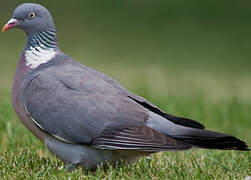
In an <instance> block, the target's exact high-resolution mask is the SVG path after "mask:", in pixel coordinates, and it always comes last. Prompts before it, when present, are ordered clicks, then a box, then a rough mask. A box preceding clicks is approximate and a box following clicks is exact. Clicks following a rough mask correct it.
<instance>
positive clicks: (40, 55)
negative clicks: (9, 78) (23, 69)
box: [25, 44, 57, 69]
mask: <svg viewBox="0 0 251 180" xmlns="http://www.w3.org/2000/svg"><path fill="white" fill-rule="evenodd" d="M56 54H57V52H56V51H55V49H53V48H47V47H45V46H44V45H43V44H42V45H40V46H36V47H32V46H30V49H29V50H26V51H25V59H26V66H29V67H30V68H32V69H34V68H36V67H38V66H39V65H40V64H44V63H47V62H48V61H49V60H51V59H52V58H54V57H55V56H56Z"/></svg>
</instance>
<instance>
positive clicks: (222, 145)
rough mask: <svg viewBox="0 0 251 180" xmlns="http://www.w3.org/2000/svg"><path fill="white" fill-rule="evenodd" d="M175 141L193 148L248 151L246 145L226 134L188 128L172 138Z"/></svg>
mask: <svg viewBox="0 0 251 180" xmlns="http://www.w3.org/2000/svg"><path fill="white" fill-rule="evenodd" d="M172 137H173V138H175V139H179V140H182V141H185V142H187V143H190V144H192V145H193V146H194V147H199V148H207V149H222V150H242V151H245V150H249V148H248V145H247V144H246V143H245V142H244V141H242V140H240V139H238V138H236V137H234V136H232V135H228V134H224V133H219V132H214V131H208V130H204V129H195V128H189V130H187V131H185V132H184V133H180V134H179V135H174V136H172Z"/></svg>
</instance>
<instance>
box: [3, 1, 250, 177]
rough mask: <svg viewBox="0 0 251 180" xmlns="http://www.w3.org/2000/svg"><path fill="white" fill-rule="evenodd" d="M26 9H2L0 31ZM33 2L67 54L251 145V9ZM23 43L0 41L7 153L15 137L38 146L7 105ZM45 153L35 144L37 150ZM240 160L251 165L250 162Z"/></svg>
mask: <svg viewBox="0 0 251 180" xmlns="http://www.w3.org/2000/svg"><path fill="white" fill-rule="evenodd" d="M22 2H25V1H22V0H21V1H13V0H9V1H6V0H2V1H1V6H0V24H1V26H2V25H4V24H5V23H6V22H7V21H8V19H9V18H10V17H11V15H12V12H13V10H14V9H15V7H16V6H17V5H18V4H21V3H22ZM33 2H37V3H40V4H42V5H45V6H46V7H47V8H48V9H49V10H50V12H51V14H52V16H53V17H54V21H55V24H56V27H57V33H58V40H59V44H60V48H61V50H62V51H63V52H65V53H66V54H68V55H70V56H72V57H73V58H75V59H76V60H78V61H81V62H82V63H84V64H86V65H88V66H91V67H93V68H95V69H97V70H99V71H102V72H104V73H106V74H108V75H110V76H112V77H113V78H115V79H116V80H118V81H119V82H120V83H121V84H122V85H124V86H125V87H126V88H128V89H129V90H131V91H133V92H135V93H137V94H139V95H141V96H144V97H146V98H147V99H149V100H151V101H153V102H154V103H155V104H157V105H159V106H160V107H161V108H162V109H164V110H166V111H168V112H170V113H173V114H178V115H180V116H186V117H190V118H193V119H197V120H198V121H200V122H202V123H203V124H205V125H206V126H207V127H208V128H210V129H214V130H220V131H224V132H228V133H232V134H234V135H236V136H238V137H240V138H242V139H245V140H246V141H247V142H248V143H249V145H250V144H251V133H250V132H251V111H250V109H251V46H250V42H251V36H250V34H251V1H248V0H221V1H219V0H204V1H201V0H190V1H187V0H147V1H143V0H105V1H101V0H99V1H98V0H74V1H66V0H60V1H42V0H41V1H35V0H34V1H33ZM24 43H25V34H24V33H23V32H21V31H20V30H11V31H9V32H6V33H0V61H1V65H0V142H1V144H2V145H0V147H1V148H3V149H4V148H6V147H7V148H8V147H12V146H15V147H19V146H18V144H19V143H18V142H16V141H14V140H13V139H15V138H12V137H16V136H19V137H20V135H21V134H23V135H24V137H20V138H21V139H22V138H23V141H22V140H20V147H22V145H23V144H25V143H26V144H27V146H30V144H29V143H28V142H27V139H29V140H30V139H32V141H33V139H35V138H34V137H33V136H31V135H30V134H29V133H28V132H27V131H26V130H25V128H24V127H23V126H22V125H21V123H20V122H19V120H18V119H17V117H16V116H15V113H14V111H13V109H12V107H11V99H10V93H11V85H12V80H13V77H14V72H15V67H16V64H17V62H18V58H19V55H20V52H21V50H22V48H23V46H24ZM24 131H25V133H23V132H24ZM8 133H9V134H8ZM6 134H7V135H6ZM34 142H37V141H36V140H34ZM34 142H33V143H34ZM40 146H41V144H39V142H37V146H35V147H34V149H33V150H34V151H37V149H38V148H40ZM31 148H32V147H31ZM16 151H17V152H18V151H19V150H18V148H17V150H16ZM45 152H47V151H45ZM229 157H230V156H229ZM243 158H244V159H245V158H249V162H250V155H249V156H244V157H243ZM242 160H243V159H242ZM249 168H250V167H249ZM244 170H245V169H244ZM249 170H250V171H251V169H248V170H247V171H249ZM250 171H249V172H250ZM245 172H246V171H245ZM244 176H245V173H244V174H241V176H237V175H236V176H233V177H244Z"/></svg>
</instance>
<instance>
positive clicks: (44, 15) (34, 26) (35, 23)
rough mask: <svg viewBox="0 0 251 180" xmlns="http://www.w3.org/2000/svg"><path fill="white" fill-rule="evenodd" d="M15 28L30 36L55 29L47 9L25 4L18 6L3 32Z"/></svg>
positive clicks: (37, 5)
mask: <svg viewBox="0 0 251 180" xmlns="http://www.w3.org/2000/svg"><path fill="white" fill-rule="evenodd" d="M14 27H16V28H20V29H22V30H23V31H24V32H26V34H27V35H28V36H29V35H31V34H36V33H39V32H41V31H46V30H50V29H55V25H54V22H53V19H52V17H51V15H50V12H49V11H48V10H47V9H46V8H45V7H43V6H41V5H39V4H34V3H24V4H21V5H20V6H18V7H17V8H16V9H15V11H14V13H13V15H12V17H11V19H10V20H9V21H8V22H7V24H5V25H4V27H3V29H2V31H3V32H5V31H7V30H9V29H11V28H14Z"/></svg>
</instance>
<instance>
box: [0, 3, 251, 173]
mask: <svg viewBox="0 0 251 180" xmlns="http://www.w3.org/2000/svg"><path fill="white" fill-rule="evenodd" d="M14 27H16V28H20V29H22V30H23V31H24V32H25V33H26V35H27V41H26V44H25V47H24V49H23V51H22V53H21V57H20V59H19V63H18V66H17V70H16V75H15V80H14V83H13V89H12V101H13V106H14V108H15V110H16V113H17V115H18V117H19V118H20V119H21V121H22V122H23V124H24V125H25V126H26V127H27V128H28V129H29V130H30V131H31V132H32V133H33V134H34V135H35V136H36V137H38V138H39V139H40V140H41V141H42V142H44V143H45V145H46V147H47V148H48V150H49V151H50V152H51V153H53V154H54V155H55V156H57V157H58V158H59V159H61V160H62V161H63V162H64V163H65V166H66V168H68V169H71V168H74V167H76V166H81V167H84V168H90V169H95V168H96V167H97V166H98V165H101V164H106V163H110V164H115V163H117V162H121V161H123V162H124V163H129V162H134V161H135V160H137V159H138V158H139V157H140V156H141V155H147V154H150V153H154V152H159V151H169V150H172V151H173V150H174V151H178V150H186V149H190V148H193V147H196V148H208V149H223V150H248V146H247V144H246V143H245V142H243V141H241V140H239V139H238V138H236V137H234V136H232V135H228V134H224V133H219V132H214V131H209V130H205V128H204V126H203V125H202V124H200V123H198V122H196V121H194V120H191V119H187V118H181V117H177V116H173V115H170V114H168V113H166V112H163V111H162V110H161V109H159V108H158V107H157V106H155V105H154V104H152V103H151V102H149V101H147V100H146V99H144V98H142V97H140V96H137V95H135V94H133V93H131V92H129V91H127V90H126V89H125V88H124V87H123V86H121V85H120V84H119V83H118V82H117V81H115V80H113V79H112V78H110V77H108V76H106V75H105V74H102V73H100V72H98V71H96V70H94V69H91V68H89V67H87V66H84V65H83V64H80V63H79V62H77V61H75V60H74V59H73V58H71V57H69V56H67V55H65V54H64V53H63V52H61V51H60V49H59V47H58V42H57V35H56V29H55V25H54V22H53V19H52V17H51V15H50V13H49V11H48V10H47V9H46V8H45V7H43V6H41V5H39V4H34V3H25V4H21V5H20V6H18V7H17V8H16V9H15V11H14V13H13V16H12V17H11V19H10V20H9V22H8V23H7V24H6V25H5V26H4V27H3V31H7V30H9V29H11V28H14Z"/></svg>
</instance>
